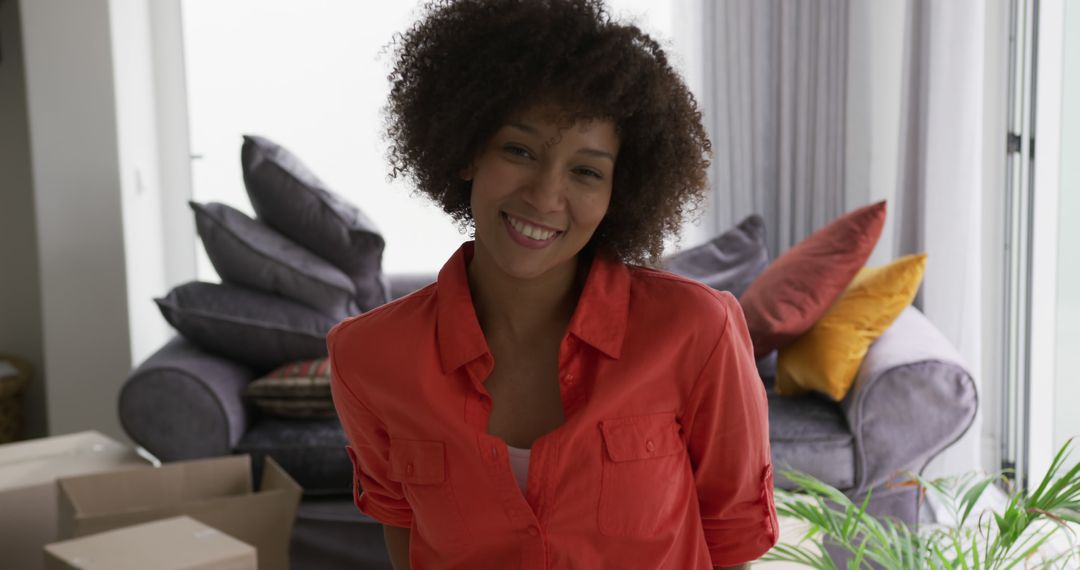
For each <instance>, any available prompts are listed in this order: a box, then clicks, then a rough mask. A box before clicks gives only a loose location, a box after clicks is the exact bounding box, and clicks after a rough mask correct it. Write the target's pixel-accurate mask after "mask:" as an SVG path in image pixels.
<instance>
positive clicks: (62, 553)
mask: <svg viewBox="0 0 1080 570" xmlns="http://www.w3.org/2000/svg"><path fill="white" fill-rule="evenodd" d="M257 567H258V566H257V563H256V555H255V549H254V548H252V546H251V545H250V544H245V543H243V542H240V541H239V540H236V539H235V538H233V537H231V536H229V535H227V534H225V533H223V532H221V531H220V530H218V529H216V528H211V527H209V526H206V525H204V524H202V523H200V522H199V521H197V520H195V519H192V518H189V517H185V516H180V517H173V518H170V519H162V520H158V521H153V522H148V523H143V524H137V525H134V526H126V527H124V528H119V529H116V530H110V531H106V532H100V533H98V534H92V535H90V536H85V537H83V538H73V539H70V540H65V541H63V542H55V543H53V544H50V545H48V546H46V547H45V568H46V570H82V569H85V568H102V569H105V568H108V569H109V570H255V569H256V568H257Z"/></svg>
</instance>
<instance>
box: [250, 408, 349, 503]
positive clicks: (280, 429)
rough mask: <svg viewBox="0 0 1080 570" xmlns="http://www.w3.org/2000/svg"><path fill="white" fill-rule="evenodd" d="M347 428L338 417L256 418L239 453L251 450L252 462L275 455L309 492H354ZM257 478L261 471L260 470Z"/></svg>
mask: <svg viewBox="0 0 1080 570" xmlns="http://www.w3.org/2000/svg"><path fill="white" fill-rule="evenodd" d="M345 445H346V440H345V432H344V431H342V429H341V424H340V423H339V422H338V420H337V418H331V419H319V420H296V419H282V418H272V417H265V416H264V417H262V418H260V419H258V420H256V421H255V422H254V423H253V424H252V426H251V428H250V429H248V431H247V433H245V434H244V437H243V438H241V440H240V443H239V444H237V446H236V448H235V449H234V452H235V453H250V454H251V455H252V459H253V461H252V465H253V466H255V465H262V458H263V456H265V455H269V456H270V457H273V458H274V460H275V461H277V462H278V464H280V465H281V467H282V468H283V469H285V471H287V472H288V473H289V475H291V476H292V478H293V479H295V480H296V482H297V483H299V484H300V486H301V487H303V488H304V495H305V496H318V495H344V496H346V497H348V496H351V494H352V475H353V472H352V463H351V462H350V461H349V455H348V454H347V453H346V452H345ZM254 475H255V480H256V481H259V480H260V476H261V474H260V473H258V472H256V473H255V474H254Z"/></svg>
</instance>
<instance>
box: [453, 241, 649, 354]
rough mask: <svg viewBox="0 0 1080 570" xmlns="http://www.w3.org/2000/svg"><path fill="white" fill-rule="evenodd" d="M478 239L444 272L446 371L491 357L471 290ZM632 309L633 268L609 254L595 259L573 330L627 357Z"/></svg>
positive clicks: (572, 321) (462, 249) (459, 252)
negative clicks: (471, 269)
mask: <svg viewBox="0 0 1080 570" xmlns="http://www.w3.org/2000/svg"><path fill="white" fill-rule="evenodd" d="M474 245H475V244H474V242H473V241H467V242H465V243H463V244H461V247H460V248H458V250H457V251H456V252H455V253H454V255H453V256H451V257H450V259H449V261H447V262H446V264H445V265H443V267H442V269H441V270H440V271H439V278H438V285H437V294H436V299H437V302H438V322H437V323H436V335H437V337H438V342H439V354H440V358H441V360H442V367H443V372H444V373H449V372H450V371H452V370H456V369H457V368H459V367H461V366H462V365H464V364H466V363H468V362H471V361H473V360H475V359H477V358H479V357H480V356H483V355H484V354H487V353H488V346H487V342H486V341H485V340H484V333H483V331H482V330H481V329H480V322H479V321H478V320H477V318H476V310H475V308H474V307H473V303H472V292H471V291H470V290H469V278H468V264H469V261H471V260H472V256H473V248H474ZM629 308H630V270H629V269H628V268H627V267H626V265H624V264H623V263H621V262H619V261H617V260H613V259H609V258H607V257H605V256H603V255H600V254H596V255H594V256H593V259H592V263H591V264H590V267H589V276H588V277H587V278H586V280H585V286H584V287H583V288H582V291H581V297H580V298H579V299H578V303H577V307H576V308H575V309H574V315H573V317H571V319H570V326H569V328H568V330H569V332H570V333H571V334H573V335H574V336H576V337H577V338H579V339H580V340H582V341H583V342H585V343H586V344H588V345H590V346H592V347H593V348H596V349H597V350H599V351H601V352H603V353H604V354H606V355H608V356H610V357H611V358H615V359H618V358H619V357H620V356H621V354H622V344H623V338H624V337H625V336H626V319H627V313H628V312H629Z"/></svg>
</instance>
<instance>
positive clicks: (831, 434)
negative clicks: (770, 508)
mask: <svg viewBox="0 0 1080 570" xmlns="http://www.w3.org/2000/svg"><path fill="white" fill-rule="evenodd" d="M768 396H769V445H770V447H771V449H772V461H773V465H774V473H775V481H776V486H778V487H780V488H782V489H789V490H791V489H794V488H795V485H794V484H792V482H791V481H789V480H788V479H787V478H786V477H784V476H783V475H782V473H781V471H782V470H784V469H795V470H798V471H802V472H805V473H809V474H810V475H813V476H814V477H817V478H818V479H820V480H821V481H824V482H825V483H828V484H829V485H832V486H833V487H836V488H837V489H840V490H841V491H843V490H847V489H850V488H852V487H853V486H854V485H855V442H854V438H853V437H852V435H851V431H850V430H849V429H848V425H847V421H846V420H845V419H844V415H843V412H842V411H841V409H840V406H839V404H837V403H836V402H831V401H829V400H828V399H827V398H826V397H824V396H821V395H820V394H816V393H811V394H807V395H806V396H799V397H787V396H780V395H778V394H776V393H775V392H773V391H772V390H769V391H768Z"/></svg>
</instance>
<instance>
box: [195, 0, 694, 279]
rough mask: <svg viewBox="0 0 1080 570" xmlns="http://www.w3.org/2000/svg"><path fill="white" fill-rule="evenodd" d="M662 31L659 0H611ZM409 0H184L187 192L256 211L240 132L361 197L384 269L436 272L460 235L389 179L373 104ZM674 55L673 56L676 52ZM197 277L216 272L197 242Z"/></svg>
mask: <svg viewBox="0 0 1080 570" xmlns="http://www.w3.org/2000/svg"><path fill="white" fill-rule="evenodd" d="M609 5H610V6H612V8H613V12H614V13H615V14H616V15H619V16H623V15H628V14H639V15H641V17H640V18H639V19H638V22H639V23H640V24H641V25H642V27H643V28H644V29H645V30H646V31H649V32H650V33H655V34H656V35H659V36H660V37H662V38H668V37H670V36H671V33H670V30H671V20H672V17H671V7H670V5H669V4H668V3H655V2H646V1H644V0H620V1H615V2H609ZM419 7H420V3H416V2H355V1H351V0H333V1H331V0H324V1H320V2H292V1H285V0H234V1H231V2H212V1H209V0H186V1H184V2H183V4H182V11H183V24H184V44H185V48H184V49H185V58H186V72H187V85H188V105H189V113H190V115H189V118H190V128H191V152H192V156H193V163H192V186H193V188H192V196H193V199H194V200H195V201H198V202H210V201H217V202H224V203H226V204H229V205H231V206H233V207H235V208H237V209H239V210H242V211H244V212H246V213H248V214H249V215H251V214H252V213H253V212H252V210H251V206H250V204H249V202H248V199H247V194H246V192H245V190H244V184H243V179H242V176H241V172H240V160H239V158H240V147H241V143H242V139H241V135H242V134H246V133H251V134H259V135H263V136H266V137H268V138H270V139H271V140H274V141H275V142H277V143H279V144H281V145H283V146H285V147H286V148H288V149H289V150H291V151H292V152H294V153H295V154H296V155H297V156H298V157H299V158H300V159H301V160H302V161H304V163H305V164H307V165H308V166H309V167H310V168H311V169H312V170H313V171H314V172H315V173H316V174H317V175H318V176H319V177H320V178H321V179H322V180H323V181H324V182H325V183H326V184H327V185H328V186H329V187H330V188H331V189H332V190H333V191H335V192H337V193H339V194H341V195H342V196H344V197H345V198H347V199H348V200H350V201H351V202H353V203H354V204H356V205H358V206H359V207H360V208H361V209H362V210H363V211H364V212H365V213H366V214H367V215H368V216H369V217H370V218H371V219H372V220H374V221H375V223H376V224H378V226H379V227H380V229H381V230H382V232H383V235H384V237H385V238H386V251H385V254H384V256H383V268H384V270H385V271H386V272H388V273H401V272H426V273H434V272H435V271H437V270H438V268H439V267H441V266H442V264H443V263H444V262H445V261H446V259H447V258H449V257H450V255H451V254H452V253H453V252H454V250H456V249H457V247H458V246H459V245H460V243H461V242H462V241H464V240H465V239H467V237H466V236H464V235H462V234H460V233H459V232H458V229H457V227H456V226H455V225H454V224H453V223H452V222H451V221H450V218H449V217H448V216H447V215H446V214H444V213H443V212H442V211H441V210H440V209H439V208H437V207H436V206H434V205H433V204H430V203H429V202H427V201H426V200H424V199H422V198H417V197H412V196H411V195H410V190H411V188H410V187H409V186H408V184H407V181H405V180H396V181H394V182H392V183H391V182H388V181H387V168H386V163H385V158H384V152H385V144H384V143H383V142H382V141H381V138H380V135H381V132H382V123H381V116H380V112H379V110H380V108H381V106H382V104H383V102H384V101H385V98H386V95H387V93H388V92H389V82H388V81H387V80H386V76H387V75H388V73H389V68H390V65H391V57H390V53H389V52H386V53H385V54H384V55H383V56H379V52H380V49H381V48H382V47H383V46H385V45H386V44H387V43H389V42H390V40H391V34H393V33H395V32H398V31H401V30H404V29H406V28H407V27H408V25H409V23H410V22H411V21H412V20H413V19H414V18H415V17H416V16H417V15H418V14H419ZM674 60H675V61H680V58H679V57H675V58H674ZM198 250H199V254H198V255H199V260H198V271H197V274H198V277H199V278H200V279H203V280H208V281H215V280H216V276H215V273H214V271H213V268H212V267H211V265H210V263H209V260H208V259H207V258H206V255H205V253H204V252H203V251H202V248H198Z"/></svg>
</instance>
